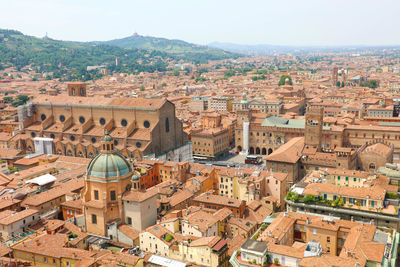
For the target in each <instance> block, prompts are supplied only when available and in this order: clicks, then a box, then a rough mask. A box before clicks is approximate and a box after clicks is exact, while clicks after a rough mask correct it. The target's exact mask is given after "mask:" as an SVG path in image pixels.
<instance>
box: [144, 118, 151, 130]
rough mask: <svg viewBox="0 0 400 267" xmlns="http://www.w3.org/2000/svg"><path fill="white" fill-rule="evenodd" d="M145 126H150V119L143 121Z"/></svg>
mask: <svg viewBox="0 0 400 267" xmlns="http://www.w3.org/2000/svg"><path fill="white" fill-rule="evenodd" d="M143 126H144V128H150V122H149V121H147V120H146V121H144V122H143Z"/></svg>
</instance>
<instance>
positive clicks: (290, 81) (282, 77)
mask: <svg viewBox="0 0 400 267" xmlns="http://www.w3.org/2000/svg"><path fill="white" fill-rule="evenodd" d="M286 78H288V79H289V84H290V85H293V82H292V77H290V75H282V76H281V78H280V79H279V82H278V86H281V85H284V84H285V81H286Z"/></svg>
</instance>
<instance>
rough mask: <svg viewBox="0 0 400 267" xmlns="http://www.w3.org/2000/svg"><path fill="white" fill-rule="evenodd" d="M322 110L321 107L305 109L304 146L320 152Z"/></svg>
mask: <svg viewBox="0 0 400 267" xmlns="http://www.w3.org/2000/svg"><path fill="white" fill-rule="evenodd" d="M323 114H324V109H323V108H321V107H310V106H309V107H307V109H306V121H305V123H306V125H305V132H304V144H305V145H306V146H312V147H316V148H317V151H320V150H321V138H322V123H323Z"/></svg>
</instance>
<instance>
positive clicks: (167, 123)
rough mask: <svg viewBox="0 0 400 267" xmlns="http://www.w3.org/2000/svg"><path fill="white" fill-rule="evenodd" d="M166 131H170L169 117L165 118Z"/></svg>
mask: <svg viewBox="0 0 400 267" xmlns="http://www.w3.org/2000/svg"><path fill="white" fill-rule="evenodd" d="M165 131H166V132H167V133H168V132H169V119H168V118H166V119H165Z"/></svg>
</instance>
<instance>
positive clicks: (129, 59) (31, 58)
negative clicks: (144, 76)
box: [0, 29, 239, 80]
mask: <svg viewBox="0 0 400 267" xmlns="http://www.w3.org/2000/svg"><path fill="white" fill-rule="evenodd" d="M238 56H239V55H237V54H234V53H230V52H225V51H223V50H220V49H215V48H208V47H206V46H198V45H193V44H189V43H186V42H184V41H179V40H168V39H164V38H155V37H142V36H131V37H127V38H123V39H116V40H111V41H107V42H86V43H83V42H70V41H60V40H54V39H51V38H48V37H47V36H46V37H44V38H37V37H33V36H28V35H24V34H23V33H21V32H19V31H15V30H4V29H0V69H1V68H4V67H8V66H14V67H16V68H17V69H23V68H24V67H30V68H32V69H34V70H36V72H38V73H43V72H51V73H53V75H52V76H49V78H61V79H63V80H76V79H83V80H88V79H93V78H98V76H97V75H99V74H98V72H97V71H91V72H88V71H86V68H87V66H98V65H104V66H105V67H106V68H107V69H108V70H110V71H118V72H142V71H145V72H154V71H165V70H167V66H168V64H167V62H168V61H170V60H178V59H184V60H186V61H190V62H194V63H200V62H207V60H217V59H225V58H232V57H238ZM116 58H118V59H119V62H120V64H119V65H118V66H115V59H116Z"/></svg>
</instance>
